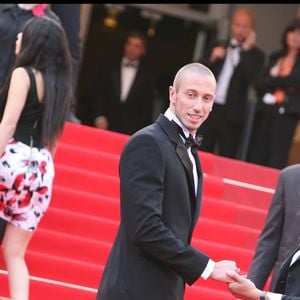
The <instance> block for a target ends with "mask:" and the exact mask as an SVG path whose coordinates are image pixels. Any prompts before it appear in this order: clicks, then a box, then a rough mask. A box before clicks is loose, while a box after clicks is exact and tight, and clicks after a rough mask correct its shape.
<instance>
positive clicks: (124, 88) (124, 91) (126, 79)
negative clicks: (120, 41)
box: [120, 57, 138, 102]
mask: <svg viewBox="0 0 300 300" xmlns="http://www.w3.org/2000/svg"><path fill="white" fill-rule="evenodd" d="M121 63H122V66H121V96H120V101H121V102H125V101H126V100H127V96H128V93H129V90H130V88H131V86H132V83H133V81H134V78H135V76H136V73H137V69H138V62H136V61H135V62H129V61H128V60H127V59H126V58H125V57H124V58H123V59H122V62H121ZM127 63H132V64H134V65H135V66H134V67H132V66H126V65H127Z"/></svg>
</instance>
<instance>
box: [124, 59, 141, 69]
mask: <svg viewBox="0 0 300 300" xmlns="http://www.w3.org/2000/svg"><path fill="white" fill-rule="evenodd" d="M128 63H130V64H133V65H134V66H135V67H138V65H139V61H138V60H134V61H130V60H129V59H127V58H126V57H123V58H122V66H125V65H126V64H128Z"/></svg>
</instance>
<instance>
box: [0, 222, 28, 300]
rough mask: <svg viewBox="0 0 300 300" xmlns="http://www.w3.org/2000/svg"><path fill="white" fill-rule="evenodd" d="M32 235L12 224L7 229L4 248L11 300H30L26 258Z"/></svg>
mask: <svg viewBox="0 0 300 300" xmlns="http://www.w3.org/2000/svg"><path fill="white" fill-rule="evenodd" d="M32 234H33V233H32V232H29V231H26V230H22V229H20V228H18V227H16V226H14V225H12V224H10V223H8V224H7V226H6V229H5V234H4V239H3V243H2V247H3V253H4V260H5V264H6V268H7V271H8V282H9V291H10V297H11V300H28V299H29V273H28V269H27V265H26V263H25V259H24V257H25V253H26V249H27V246H28V244H29V241H30V239H31V237H32Z"/></svg>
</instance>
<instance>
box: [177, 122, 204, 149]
mask: <svg viewBox="0 0 300 300" xmlns="http://www.w3.org/2000/svg"><path fill="white" fill-rule="evenodd" d="M172 123H173V124H174V125H175V126H176V129H177V132H178V133H179V134H180V136H182V137H183V138H184V139H185V147H186V148H187V149H188V148H189V147H192V148H194V147H195V148H197V149H200V147H201V142H202V135H198V136H196V137H195V138H194V137H193V136H192V135H191V134H189V136H188V137H186V136H185V134H184V132H183V130H182V128H181V127H180V126H179V125H178V124H177V123H176V122H175V121H172Z"/></svg>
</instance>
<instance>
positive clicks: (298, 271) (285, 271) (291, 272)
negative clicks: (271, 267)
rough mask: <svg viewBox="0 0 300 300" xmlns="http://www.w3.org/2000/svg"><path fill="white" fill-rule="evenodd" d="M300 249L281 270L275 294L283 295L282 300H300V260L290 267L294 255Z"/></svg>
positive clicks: (287, 260)
mask: <svg viewBox="0 0 300 300" xmlns="http://www.w3.org/2000/svg"><path fill="white" fill-rule="evenodd" d="M299 249H300V248H297V249H296V250H295V251H294V252H293V253H292V255H290V256H289V258H288V259H286V261H285V262H284V263H283V264H282V266H281V268H280V272H279V279H278V281H277V283H276V285H275V290H274V292H275V293H279V294H283V295H284V296H283V297H282V300H300V280H299V278H300V258H298V259H297V260H296V261H295V262H294V263H293V264H292V265H291V266H290V263H291V260H292V258H293V255H294V254H295V252H296V251H297V250H299ZM285 295H287V296H285Z"/></svg>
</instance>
